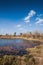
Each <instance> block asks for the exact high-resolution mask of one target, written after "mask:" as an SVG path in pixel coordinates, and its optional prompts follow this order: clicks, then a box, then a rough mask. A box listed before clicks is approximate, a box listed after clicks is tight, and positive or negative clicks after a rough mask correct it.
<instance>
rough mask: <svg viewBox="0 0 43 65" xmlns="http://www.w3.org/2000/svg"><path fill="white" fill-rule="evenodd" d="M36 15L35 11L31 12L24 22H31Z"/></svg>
mask: <svg viewBox="0 0 43 65" xmlns="http://www.w3.org/2000/svg"><path fill="white" fill-rule="evenodd" d="M35 14H36V12H35V11H34V10H31V11H30V12H29V13H28V15H27V16H26V17H25V18H24V21H25V22H26V23H28V22H30V18H31V17H32V16H34V15H35Z"/></svg>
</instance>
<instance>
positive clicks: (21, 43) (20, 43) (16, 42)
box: [0, 39, 42, 49]
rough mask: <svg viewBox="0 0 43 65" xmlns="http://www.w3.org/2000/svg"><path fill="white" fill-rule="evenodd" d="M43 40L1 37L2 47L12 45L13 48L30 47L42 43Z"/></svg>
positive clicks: (0, 44) (0, 43) (0, 45)
mask: <svg viewBox="0 0 43 65" xmlns="http://www.w3.org/2000/svg"><path fill="white" fill-rule="evenodd" d="M41 43H42V42H39V41H37V42H34V41H27V40H23V39H0V47H5V46H11V47H13V48H18V49H19V48H27V47H28V48H30V47H34V46H36V45H40V44H41Z"/></svg>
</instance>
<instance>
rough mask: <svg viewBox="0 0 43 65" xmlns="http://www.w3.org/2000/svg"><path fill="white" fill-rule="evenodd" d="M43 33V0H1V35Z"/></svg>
mask: <svg viewBox="0 0 43 65" xmlns="http://www.w3.org/2000/svg"><path fill="white" fill-rule="evenodd" d="M35 30H38V31H39V32H43V0H0V34H6V33H8V34H13V33H14V32H17V34H19V33H21V32H23V33H26V32H29V31H32V32H34V31H35Z"/></svg>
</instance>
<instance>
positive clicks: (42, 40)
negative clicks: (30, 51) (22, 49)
mask: <svg viewBox="0 0 43 65" xmlns="http://www.w3.org/2000/svg"><path fill="white" fill-rule="evenodd" d="M0 39H24V40H28V41H29V40H30V41H31V40H32V41H40V42H43V39H33V38H26V37H11V38H10V37H8V38H7V37H2V38H0Z"/></svg>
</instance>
